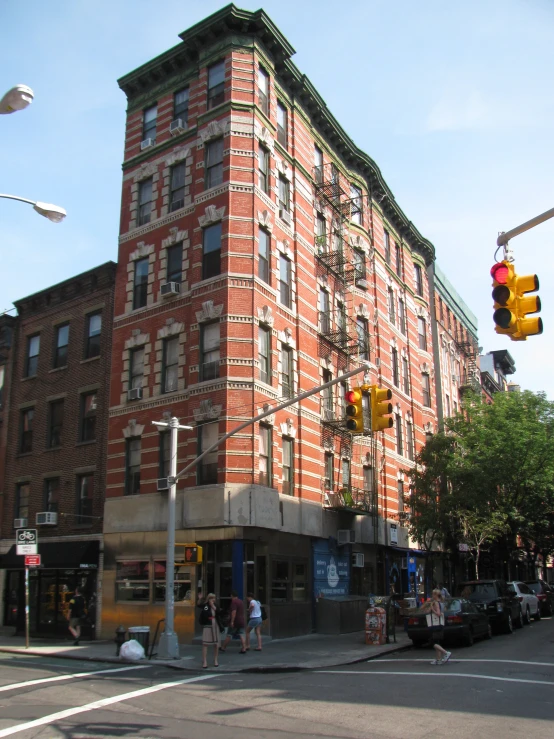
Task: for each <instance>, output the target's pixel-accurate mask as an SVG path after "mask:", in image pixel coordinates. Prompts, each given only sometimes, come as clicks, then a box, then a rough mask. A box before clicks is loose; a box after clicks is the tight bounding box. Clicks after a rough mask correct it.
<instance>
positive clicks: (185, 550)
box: [175, 544, 202, 565]
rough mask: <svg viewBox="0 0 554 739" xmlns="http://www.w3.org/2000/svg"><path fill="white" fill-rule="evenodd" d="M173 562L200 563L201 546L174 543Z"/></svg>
mask: <svg viewBox="0 0 554 739" xmlns="http://www.w3.org/2000/svg"><path fill="white" fill-rule="evenodd" d="M175 562H179V564H194V565H199V564H202V547H201V546H199V545H198V544H175Z"/></svg>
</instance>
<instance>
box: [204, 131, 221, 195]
mask: <svg viewBox="0 0 554 739" xmlns="http://www.w3.org/2000/svg"><path fill="white" fill-rule="evenodd" d="M222 182H223V138H219V139H215V141H209V142H208V143H207V144H206V182H205V189H206V190H209V188H210V187H216V185H221V183H222Z"/></svg>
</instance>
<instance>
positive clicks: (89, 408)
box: [79, 390, 97, 441]
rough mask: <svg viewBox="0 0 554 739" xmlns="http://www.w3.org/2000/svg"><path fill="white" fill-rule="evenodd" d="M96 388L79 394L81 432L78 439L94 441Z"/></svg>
mask: <svg viewBox="0 0 554 739" xmlns="http://www.w3.org/2000/svg"><path fill="white" fill-rule="evenodd" d="M96 409H97V396H96V390H94V391H93V392H91V393H84V394H83V395H81V433H80V435H79V441H94V440H95V439H96Z"/></svg>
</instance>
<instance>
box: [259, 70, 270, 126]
mask: <svg viewBox="0 0 554 739" xmlns="http://www.w3.org/2000/svg"><path fill="white" fill-rule="evenodd" d="M258 98H259V101H260V108H261V109H262V112H263V113H265V114H266V115H267V116H268V115H269V75H268V73H267V72H266V71H265V69H264V68H263V67H262V66H261V65H260V66H259V67H258Z"/></svg>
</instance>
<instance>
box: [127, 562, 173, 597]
mask: <svg viewBox="0 0 554 739" xmlns="http://www.w3.org/2000/svg"><path fill="white" fill-rule="evenodd" d="M149 566H150V563H149V562H138V561H125V562H118V563H117V569H116V583H115V599H116V600H117V601H141V602H144V601H146V602H148V601H149V600H150V581H149ZM164 578H165V568H164Z"/></svg>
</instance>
